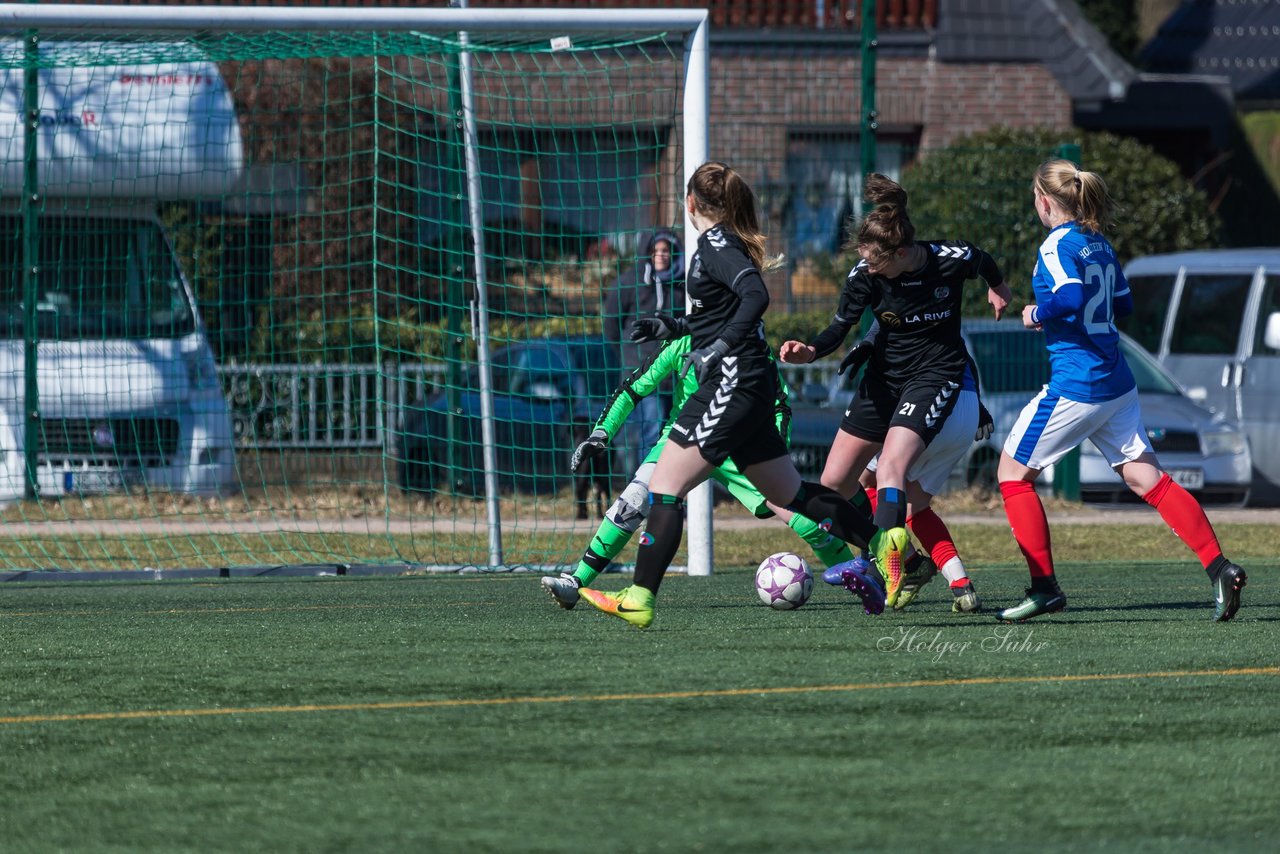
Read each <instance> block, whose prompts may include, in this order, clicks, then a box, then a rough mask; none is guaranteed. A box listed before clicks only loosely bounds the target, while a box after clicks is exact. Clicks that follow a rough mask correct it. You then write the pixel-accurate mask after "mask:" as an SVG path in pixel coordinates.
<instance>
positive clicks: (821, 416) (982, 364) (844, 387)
mask: <svg viewBox="0 0 1280 854" xmlns="http://www.w3.org/2000/svg"><path fill="white" fill-rule="evenodd" d="M964 336H965V343H966V346H968V348H969V352H970V353H971V354H972V355H973V358H974V361H975V362H976V363H977V365H978V372H979V374H980V375H981V382H982V401H983V403H984V404H985V405H986V407H987V409H988V410H989V411H990V412H991V415H992V418H993V419H994V421H995V431H994V433H993V434H992V436H991V438H990V439H989V440H987V441H986V442H982V443H977V442H975V443H974V445H973V448H972V449H971V450H970V451H969V453H968V454H966V455H965V457H964V458H962V459H961V460H960V462H959V463H958V464H957V466H956V470H955V472H953V474H952V479H951V483H950V486H952V487H955V488H960V487H964V486H982V487H986V488H989V489H994V488H995V485H996V464H997V462H998V461H999V458H1000V449H1001V448H1002V447H1003V446H1004V440H1005V437H1007V436H1008V435H1009V431H1010V430H1011V429H1012V427H1013V423H1014V421H1015V420H1016V419H1017V417H1018V413H1019V412H1021V411H1022V408H1023V407H1024V406H1025V405H1026V404H1027V402H1028V401H1030V400H1031V398H1032V397H1034V396H1035V395H1036V394H1037V393H1038V392H1039V391H1040V389H1041V388H1042V387H1043V386H1044V384H1045V383H1046V382H1048V380H1049V355H1048V351H1047V350H1046V349H1045V346H1044V340H1043V338H1042V337H1041V336H1040V333H1038V332H1034V331H1032V330H1029V329H1025V328H1024V327H1023V326H1022V324H1021V323H1018V322H1016V321H1013V322H1010V321H1005V322H1002V323H997V322H995V321H993V320H966V321H965V324H964ZM1120 346H1121V350H1122V351H1123V352H1124V356H1125V359H1126V360H1127V361H1128V363H1129V367H1130V368H1131V369H1132V371H1133V374H1134V378H1135V379H1136V380H1137V383H1138V397H1139V399H1140V401H1141V405H1142V415H1143V421H1144V423H1145V425H1146V427H1147V435H1148V438H1149V439H1150V440H1151V444H1152V447H1154V448H1155V451H1156V455H1157V456H1158V457H1159V459H1160V463H1161V465H1162V466H1163V467H1164V468H1165V470H1167V471H1168V472H1169V474H1170V475H1171V476H1172V477H1173V478H1174V480H1176V481H1177V482H1178V483H1180V484H1182V485H1183V486H1184V487H1186V488H1187V490H1188V491H1190V492H1191V493H1192V494H1193V495H1195V496H1196V497H1197V498H1198V499H1200V500H1201V501H1203V502H1205V503H1208V504H1234V505H1242V504H1244V503H1245V502H1246V501H1247V500H1248V497H1249V484H1250V472H1251V468H1252V462H1251V455H1250V449H1249V443H1248V441H1247V440H1246V438H1245V437H1244V435H1243V434H1242V433H1241V432H1240V431H1239V430H1238V429H1237V428H1236V427H1234V426H1233V425H1231V424H1229V423H1227V422H1226V420H1225V419H1224V418H1223V417H1222V416H1221V415H1218V414H1215V413H1213V412H1210V411H1209V410H1208V409H1206V408H1204V407H1203V406H1201V405H1199V404H1198V403H1196V402H1195V401H1193V400H1192V399H1191V398H1190V397H1189V396H1188V395H1187V393H1186V391H1185V389H1183V388H1182V387H1181V386H1180V385H1179V384H1178V381H1177V380H1175V379H1174V378H1173V377H1172V376H1170V375H1169V373H1168V372H1167V371H1165V370H1164V369H1163V368H1162V367H1161V366H1160V365H1159V363H1158V362H1156V361H1155V359H1153V358H1152V357H1151V355H1150V354H1148V353H1147V352H1146V351H1145V350H1143V349H1142V348H1141V347H1140V346H1138V344H1137V342H1135V341H1134V340H1133V339H1132V338H1129V337H1128V336H1127V335H1124V334H1123V333H1122V334H1121V336H1120ZM856 387H857V386H856V383H855V382H854V381H853V380H852V378H850V377H848V376H845V377H836V378H835V379H834V380H833V382H832V384H831V385H830V386H829V387H828V388H825V389H819V388H814V387H810V386H806V387H805V388H804V390H803V392H802V394H801V395H800V399H799V400H798V401H795V402H793V405H792V421H791V424H792V427H791V456H792V459H793V460H795V461H796V465H797V467H799V468H800V469H801V472H802V473H804V474H805V475H806V476H810V477H812V476H815V475H817V474H820V473H821V471H822V466H823V465H824V464H825V463H826V452H827V449H828V448H829V447H830V445H831V440H832V437H834V435H835V432H836V430H838V429H839V426H840V420H841V418H842V417H843V415H844V410H845V408H846V407H847V406H848V402H849V398H850V397H852V396H853V393H854V391H855V389H856ZM1042 479H1043V480H1045V481H1046V482H1050V481H1051V479H1052V471H1050V472H1046V477H1045V478H1042ZM1080 495H1081V498H1082V499H1083V500H1085V501H1097V502H1124V501H1131V500H1132V501H1136V500H1138V499H1137V497H1136V496H1134V495H1133V493H1132V492H1130V491H1129V489H1128V488H1127V487H1126V486H1125V485H1124V483H1123V481H1122V480H1121V479H1120V477H1119V475H1117V474H1116V473H1115V472H1114V471H1113V470H1112V469H1111V467H1110V466H1108V465H1107V463H1106V460H1105V459H1104V458H1103V457H1102V456H1101V454H1100V453H1099V452H1098V450H1097V449H1096V448H1095V447H1094V446H1093V443H1092V442H1086V443H1085V444H1084V445H1083V446H1082V447H1081V449H1080Z"/></svg>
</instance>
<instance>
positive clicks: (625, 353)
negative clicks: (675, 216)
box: [604, 229, 685, 470]
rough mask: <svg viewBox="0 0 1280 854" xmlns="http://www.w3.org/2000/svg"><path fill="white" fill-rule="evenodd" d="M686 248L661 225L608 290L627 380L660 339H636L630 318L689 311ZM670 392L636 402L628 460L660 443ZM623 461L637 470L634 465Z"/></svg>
mask: <svg viewBox="0 0 1280 854" xmlns="http://www.w3.org/2000/svg"><path fill="white" fill-rule="evenodd" d="M684 309H685V295H684V252H683V247H682V245H681V243H680V238H679V237H677V236H676V233H675V232H674V231H670V230H668V229H659V230H657V231H655V232H654V233H653V234H652V235H651V236H650V237H649V239H648V241H646V243H645V245H644V252H643V255H642V256H641V260H640V263H639V264H637V265H636V266H635V267H633V268H631V269H629V270H627V271H625V272H624V273H623V274H622V275H620V276H619V277H618V278H617V279H615V280H614V282H613V285H612V286H611V287H610V288H609V291H608V293H606V294H605V300H604V337H605V340H607V341H608V342H609V343H610V344H611V345H612V346H613V347H614V348H615V349H616V351H617V353H618V361H619V365H620V366H621V368H622V377H621V379H623V380H624V381H625V380H626V378H627V377H629V376H631V374H633V373H634V372H635V371H637V370H639V369H641V368H642V367H644V366H645V365H646V364H647V363H648V361H649V359H650V357H652V356H653V355H654V354H655V353H656V352H657V351H658V349H659V345H660V343H661V342H657V341H647V342H644V343H633V342H632V341H630V340H629V337H628V334H627V333H628V330H629V329H630V327H631V322H632V321H633V320H635V319H636V318H639V317H646V316H648V315H651V314H653V313H654V312H663V313H664V314H671V315H675V316H677V317H680V316H683V315H684ZM669 400H670V395H669V394H663V395H661V396H660V395H650V396H648V397H643V398H641V399H640V400H638V401H637V402H636V409H635V412H634V413H633V415H632V418H631V420H630V421H629V422H628V424H627V427H628V431H629V433H630V435H629V436H628V437H627V441H625V442H624V448H625V450H623V451H622V453H623V454H624V455H629V458H628V459H625V460H624V463H634V464H638V462H639V459H640V458H641V457H642V456H643V455H644V453H645V451H647V450H648V449H649V448H652V447H653V446H654V445H656V444H657V443H658V438H659V434H660V433H661V431H662V424H663V421H664V420H665V419H666V411H665V410H666V406H667V404H668V402H669ZM634 464H633V465H629V466H627V465H624V468H625V469H627V470H632V469H634V468H635V465H634Z"/></svg>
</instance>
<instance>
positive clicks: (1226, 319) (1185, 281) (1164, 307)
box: [1120, 249, 1280, 504]
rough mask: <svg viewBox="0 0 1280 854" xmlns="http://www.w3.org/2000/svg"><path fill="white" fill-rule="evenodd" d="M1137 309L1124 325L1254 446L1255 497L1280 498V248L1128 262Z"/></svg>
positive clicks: (1267, 500)
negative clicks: (1235, 425)
mask: <svg viewBox="0 0 1280 854" xmlns="http://www.w3.org/2000/svg"><path fill="white" fill-rule="evenodd" d="M1125 275H1126V277H1128V279H1129V284H1130V287H1131V289H1132V291H1133V297H1134V302H1135V304H1136V306H1137V308H1136V310H1135V312H1134V314H1133V315H1132V316H1130V317H1128V318H1126V319H1125V320H1123V321H1121V323H1120V327H1121V328H1122V329H1124V330H1125V331H1127V332H1128V333H1129V334H1130V335H1132V336H1133V337H1134V338H1136V339H1137V340H1138V342H1139V343H1141V344H1142V346H1144V347H1146V348H1147V349H1148V350H1150V351H1151V353H1152V354H1154V355H1155V357H1156V359H1157V361H1159V362H1160V364H1162V365H1164V367H1165V368H1166V369H1168V371H1169V373H1171V374H1173V375H1174V376H1175V377H1177V378H1178V380H1179V381H1181V382H1182V383H1183V384H1184V385H1185V386H1186V387H1187V390H1188V393H1189V394H1190V395H1191V396H1192V397H1193V398H1195V399H1196V400H1198V401H1200V402H1201V403H1203V404H1204V405H1205V406H1207V407H1209V408H1211V409H1213V410H1214V411H1216V412H1220V413H1222V415H1223V416H1224V417H1225V418H1226V419H1227V420H1228V421H1230V422H1232V423H1233V424H1238V425H1239V426H1240V428H1241V430H1243V431H1244V433H1245V435H1247V436H1248V437H1249V444H1250V446H1251V448H1252V451H1253V465H1254V471H1253V489H1252V500H1253V501H1255V502H1259V503H1264V504H1277V503H1280V249H1224V250H1212V251H1202V252H1180V253H1176V254H1171V255H1152V256H1148V257H1146V258H1138V259H1136V260H1134V261H1132V262H1131V263H1129V264H1128V265H1127V266H1126V267H1125Z"/></svg>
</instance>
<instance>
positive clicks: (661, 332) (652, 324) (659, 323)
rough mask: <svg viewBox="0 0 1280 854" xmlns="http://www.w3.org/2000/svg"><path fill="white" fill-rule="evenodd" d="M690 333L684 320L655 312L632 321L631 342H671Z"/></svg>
mask: <svg viewBox="0 0 1280 854" xmlns="http://www.w3.org/2000/svg"><path fill="white" fill-rule="evenodd" d="M688 332H689V328H688V324H687V323H685V321H684V318H682V317H680V318H677V317H672V316H671V315H669V314H662V313H660V312H656V311H655V312H654V313H653V314H650V315H647V316H645V317H637V318H636V319H635V320H633V321H631V340H632V341H634V342H635V343H637V344H644V343H647V342H649V341H669V340H671V339H672V338H679V337H681V336H683V335H687V334H688Z"/></svg>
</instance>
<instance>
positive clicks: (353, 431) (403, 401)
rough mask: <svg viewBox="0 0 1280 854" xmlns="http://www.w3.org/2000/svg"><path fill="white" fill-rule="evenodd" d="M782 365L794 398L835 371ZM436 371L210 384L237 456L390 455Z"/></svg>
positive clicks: (247, 372)
mask: <svg viewBox="0 0 1280 854" xmlns="http://www.w3.org/2000/svg"><path fill="white" fill-rule="evenodd" d="M828 361H829V362H830V363H828V362H824V363H822V364H816V365H788V366H786V367H785V368H784V370H783V373H784V375H785V376H786V378H787V381H788V382H789V383H791V385H792V388H793V390H794V392H795V393H797V394H798V393H800V390H801V389H802V388H803V387H804V385H805V384H807V383H821V384H824V385H825V384H826V383H827V382H828V381H829V380H830V378H831V374H832V372H833V371H834V370H835V367H836V365H835V363H834V362H832V361H830V360H828ZM447 370H448V368H447V366H445V365H443V364H419V365H412V364H399V365H397V364H387V365H370V364H308V365H299V364H292V365H265V364H243V365H234V364H233V365H222V366H219V368H218V377H219V380H220V381H221V383H222V391H223V394H224V395H226V398H227V405H228V407H229V408H230V410H231V419H232V423H233V426H234V427H235V436H236V446H237V447H238V448H241V449H257V450H288V449H307V450H322V449H335V450H336V449H358V448H380V449H388V450H389V449H391V448H392V447H394V445H395V437H396V435H397V434H398V433H399V432H400V427H401V419H402V418H403V414H404V411H405V409H406V408H407V407H410V406H413V405H415V404H416V403H420V402H421V401H422V400H423V399H425V398H426V397H427V395H428V394H430V393H431V392H432V391H433V390H434V389H435V388H437V387H439V386H440V385H441V384H442V382H443V378H444V375H445V373H446V371H447Z"/></svg>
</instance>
